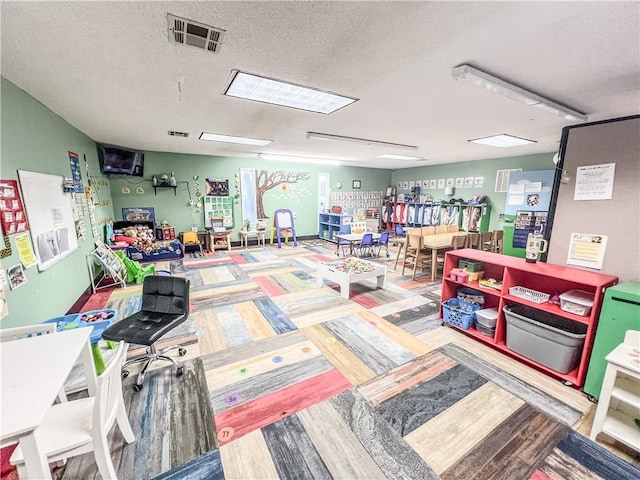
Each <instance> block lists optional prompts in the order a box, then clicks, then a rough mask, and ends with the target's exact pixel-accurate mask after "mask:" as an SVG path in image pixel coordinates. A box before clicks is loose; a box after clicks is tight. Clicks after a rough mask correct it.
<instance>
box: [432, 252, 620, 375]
mask: <svg viewBox="0 0 640 480" xmlns="http://www.w3.org/2000/svg"><path fill="white" fill-rule="evenodd" d="M461 259H467V260H474V261H478V262H483V264H484V267H483V268H484V278H485V279H486V278H494V279H495V280H497V281H502V286H501V288H500V290H497V289H493V288H489V287H483V286H481V285H479V284H478V282H468V283H461V282H458V281H457V280H453V279H452V278H451V270H452V269H453V268H458V262H459V260H461ZM616 283H618V278H617V277H615V276H612V275H605V274H601V273H596V272H592V271H587V270H581V269H577V268H571V267H565V266H562V265H552V264H548V263H541V262H537V263H527V262H526V261H525V260H524V259H521V258H515V257H510V256H507V255H501V254H497V253H491V252H484V251H480V250H475V249H469V248H467V249H461V250H452V251H449V252H447V253H446V257H445V263H444V271H443V280H442V296H441V303H442V302H444V301H446V300H448V299H450V298H453V297H456V296H457V291H458V289H459V288H460V287H461V286H464V287H467V288H472V289H474V290H477V291H479V292H482V293H483V294H484V301H485V303H484V305H483V308H497V309H498V320H497V323H496V329H495V334H494V336H493V337H491V336H486V335H482V334H481V333H480V332H479V331H477V330H476V329H475V327H470V328H469V329H467V330H464V329H462V328H459V327H457V326H455V325H451V327H452V328H457V329H459V330H460V331H462V332H464V333H465V334H467V335H469V336H470V337H472V338H474V339H476V340H478V341H481V342H482V343H485V344H487V345H489V346H491V347H493V348H495V349H497V350H500V351H502V352H504V353H505V354H507V355H509V356H511V357H513V358H515V359H516V360H519V361H521V362H522V363H525V364H527V365H530V366H532V367H534V368H536V369H538V370H540V371H541V372H544V373H546V374H547V375H550V376H552V377H555V378H558V379H560V380H562V381H564V382H565V383H566V384H570V385H573V386H576V387H581V386H582V385H583V384H584V380H585V376H586V373H587V367H588V364H589V358H590V356H591V349H592V346H593V341H594V338H595V332H596V328H597V325H598V316H599V314H600V307H601V305H602V300H603V298H604V290H605V289H606V288H607V287H610V286H612V285H615V284H616ZM515 286H519V287H524V288H527V289H531V290H535V291H537V292H541V293H545V294H549V296H553V295H556V294H561V293H564V292H566V291H568V290H572V289H579V290H583V291H586V292H589V293H591V294H593V307H592V308H591V311H590V313H589V314H588V315H586V316H579V315H576V314H573V313H570V312H566V311H564V310H562V309H561V308H560V306H558V305H555V304H552V303H549V302H548V301H545V302H543V303H535V302H533V301H529V300H526V299H524V298H521V297H518V296H514V295H511V294H510V293H509V289H510V288H511V287H515ZM507 305H509V306H512V305H525V306H527V307H530V308H533V309H535V310H537V311H539V312H546V313H550V314H553V315H556V316H558V317H561V318H563V319H566V320H570V321H572V322H577V323H579V324H582V325H586V335H585V338H584V344H583V346H582V350H581V352H580V355H579V362H578V365H577V367H576V368H574V369H572V370H571V371H569V372H568V373H560V372H558V371H555V370H553V369H551V368H548V367H547V366H545V365H542V364H540V363H538V362H536V361H534V360H532V359H530V358H528V357H526V356H524V355H522V354H520V353H518V352H515V351H513V350H511V349H509V348H508V347H507V322H506V319H505V314H504V312H503V307H505V306H507ZM442 313H443V312H442V307H441V310H440V315H441V318H443V317H442Z"/></svg>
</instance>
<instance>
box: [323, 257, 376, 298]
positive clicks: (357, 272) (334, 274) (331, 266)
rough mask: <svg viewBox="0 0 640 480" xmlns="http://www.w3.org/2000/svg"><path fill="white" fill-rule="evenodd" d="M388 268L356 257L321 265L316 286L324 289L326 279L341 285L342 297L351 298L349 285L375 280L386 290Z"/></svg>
mask: <svg viewBox="0 0 640 480" xmlns="http://www.w3.org/2000/svg"><path fill="white" fill-rule="evenodd" d="M386 275H387V267H385V266H384V265H379V264H377V263H373V262H368V261H366V260H361V259H359V258H355V257H349V258H345V259H343V260H338V261H336V262H327V263H319V264H318V270H317V273H316V286H318V287H322V286H323V285H324V279H327V280H331V281H332V282H335V283H337V284H338V285H340V295H341V296H342V297H343V298H349V284H351V283H354V282H361V281H363V280H368V279H370V278H375V279H376V280H377V282H378V288H384V281H385V278H386Z"/></svg>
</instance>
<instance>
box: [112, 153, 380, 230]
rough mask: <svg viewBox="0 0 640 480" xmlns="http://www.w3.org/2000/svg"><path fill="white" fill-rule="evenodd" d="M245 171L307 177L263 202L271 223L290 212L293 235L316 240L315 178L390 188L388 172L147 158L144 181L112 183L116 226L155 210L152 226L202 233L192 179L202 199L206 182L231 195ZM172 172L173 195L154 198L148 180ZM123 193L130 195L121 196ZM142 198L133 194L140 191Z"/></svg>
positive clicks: (165, 192) (118, 178)
mask: <svg viewBox="0 0 640 480" xmlns="http://www.w3.org/2000/svg"><path fill="white" fill-rule="evenodd" d="M241 168H248V169H255V170H257V171H258V172H259V171H260V170H266V171H267V173H271V172H273V171H279V170H284V171H301V172H309V173H310V178H309V179H308V180H305V181H301V182H298V183H296V184H295V188H294V189H289V190H283V189H282V188H280V187H276V188H273V189H271V190H268V191H267V192H266V193H265V195H264V197H263V201H264V208H265V212H266V214H267V215H268V216H269V217H271V220H273V212H274V211H275V210H276V209H279V208H288V209H290V210H292V211H293V212H294V213H297V215H296V217H297V218H296V220H295V222H294V223H295V227H296V234H297V235H298V236H300V237H302V236H307V235H317V234H318V214H317V212H318V174H319V173H328V174H329V176H330V184H331V185H332V186H333V185H335V184H336V183H337V182H342V184H343V185H344V187H343V191H351V181H352V180H360V181H361V183H362V186H361V191H372V190H382V191H384V189H385V188H386V187H387V186H388V185H389V184H390V183H389V182H390V181H391V170H382V169H373V168H360V167H345V166H323V165H318V164H295V163H290V162H274V161H265V160H262V159H247V158H232V157H214V156H205V155H187V154H180V153H160V152H145V164H144V175H145V176H144V178H138V177H126V176H122V175H113V176H111V177H110V184H111V195H112V198H113V205H114V212H115V215H116V219H117V220H121V219H122V208H123V207H154V209H155V214H156V221H158V222H161V221H163V220H166V221H167V222H169V224H170V225H173V226H175V227H176V232H182V231H185V230H189V229H191V227H192V226H197V227H198V228H199V229H203V228H204V227H205V225H204V213H203V212H200V213H197V212H196V209H195V207H192V206H189V192H191V198H192V199H193V200H194V202H196V201H197V197H196V196H195V193H196V185H195V181H194V179H193V177H194V175H198V176H199V180H198V181H199V184H200V191H201V193H202V195H204V194H205V185H204V183H205V179H207V178H209V179H217V180H229V193H230V195H233V194H234V193H235V190H236V184H235V180H234V179H235V177H236V175H238V172H239V169H241ZM171 172H175V176H176V180H177V184H178V187H177V189H176V193H177V194H176V195H174V191H173V189H171V188H159V189H157V195H156V194H155V193H154V190H153V186H152V183H151V178H152V176H153V175H154V174H155V175H160V174H162V173H167V174H171ZM124 187H127V188H128V189H129V191H130V193H129V194H124V193H122V189H123V188H124ZM140 187H141V188H142V190H144V193H141V194H136V190H137V189H138V188H140ZM234 221H235V229H234V233H233V234H232V237H231V239H232V241H239V239H240V236H239V234H238V233H237V232H238V231H239V230H240V229H241V227H242V209H241V205H240V202H238V203H237V204H236V205H234Z"/></svg>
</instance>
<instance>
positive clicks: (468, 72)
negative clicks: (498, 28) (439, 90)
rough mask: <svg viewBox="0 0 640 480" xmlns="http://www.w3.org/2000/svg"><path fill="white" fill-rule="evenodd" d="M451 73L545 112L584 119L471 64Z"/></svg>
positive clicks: (564, 107)
mask: <svg viewBox="0 0 640 480" xmlns="http://www.w3.org/2000/svg"><path fill="white" fill-rule="evenodd" d="M451 74H452V75H453V78H455V79H456V80H463V79H465V80H471V81H472V82H473V83H474V84H475V85H477V86H479V87H482V88H484V89H485V90H488V91H490V92H493V93H498V94H500V95H504V96H505V97H508V98H510V99H512V100H516V101H518V102H522V103H524V104H526V105H530V106H532V107H536V108H540V109H542V110H545V111H547V112H550V113H553V114H554V115H558V116H559V117H563V118H564V119H566V120H573V121H583V122H584V121H586V120H587V115H585V114H584V113H582V112H579V111H577V110H574V109H573V108H569V107H567V106H565V105H561V104H559V103H557V102H554V101H553V100H549V99H548V98H544V97H542V96H540V95H538V94H537V93H533V92H530V91H528V90H525V89H524V88H521V87H519V86H517V85H514V84H512V83H509V82H507V81H505V80H502V79H501V78H498V77H495V76H493V75H491V74H489V73H486V72H483V71H482V70H478V69H477V68H474V67H472V66H471V65H460V66H458V67H454V69H453V70H452V72H451Z"/></svg>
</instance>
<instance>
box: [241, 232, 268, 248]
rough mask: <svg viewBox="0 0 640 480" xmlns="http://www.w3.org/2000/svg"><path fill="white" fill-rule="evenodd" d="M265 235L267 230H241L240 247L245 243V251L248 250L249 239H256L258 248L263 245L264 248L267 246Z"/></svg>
mask: <svg viewBox="0 0 640 480" xmlns="http://www.w3.org/2000/svg"><path fill="white" fill-rule="evenodd" d="M265 233H266V230H249V231H246V230H240V246H241V247H242V244H243V243H244V249H245V250H247V249H248V248H249V246H248V244H249V239H250V238H255V239H256V240H257V242H258V246H260V243H262V246H263V247H264V246H265V239H264V238H265Z"/></svg>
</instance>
